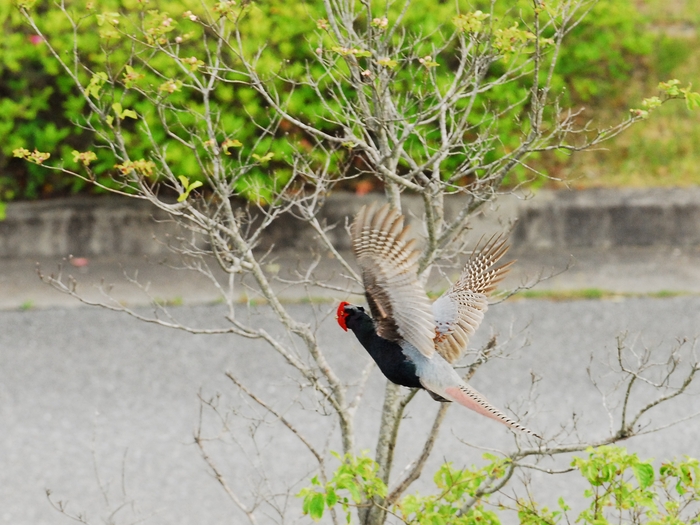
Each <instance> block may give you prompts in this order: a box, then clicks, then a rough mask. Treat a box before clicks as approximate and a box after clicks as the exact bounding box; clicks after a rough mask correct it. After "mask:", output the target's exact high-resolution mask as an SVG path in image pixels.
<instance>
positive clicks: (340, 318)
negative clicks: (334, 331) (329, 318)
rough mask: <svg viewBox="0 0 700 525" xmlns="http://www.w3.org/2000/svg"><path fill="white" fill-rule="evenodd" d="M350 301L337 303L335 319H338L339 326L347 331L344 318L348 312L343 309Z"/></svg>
mask: <svg viewBox="0 0 700 525" xmlns="http://www.w3.org/2000/svg"><path fill="white" fill-rule="evenodd" d="M349 304H350V303H348V302H346V301H343V302H342V303H340V304H339V305H338V311H337V313H336V316H335V318H336V320H337V321H338V324H339V325H340V327H341V328H342V329H343V330H345V331H346V332H347V331H348V325H347V324H346V319H347V317H348V313H347V312H346V311H345V307H346V306H348V305H349Z"/></svg>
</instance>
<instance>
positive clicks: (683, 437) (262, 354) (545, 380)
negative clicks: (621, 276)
mask: <svg viewBox="0 0 700 525" xmlns="http://www.w3.org/2000/svg"><path fill="white" fill-rule="evenodd" d="M242 308H243V307H242ZM291 308H292V311H293V312H294V314H295V315H297V316H299V317H300V318H302V319H312V318H313V315H312V310H313V308H316V309H317V311H318V313H320V314H323V315H325V314H326V313H328V312H329V311H330V310H332V309H333V308H334V305H332V304H330V303H326V304H321V305H318V306H316V307H312V306H310V305H295V306H291ZM173 311H174V313H175V315H176V316H177V317H178V318H180V319H186V320H187V321H188V322H190V323H192V324H195V325H201V326H215V325H223V324H225V320H224V317H223V316H224V311H223V309H222V307H221V306H217V305H209V306H193V307H182V306H181V307H176V308H174V310H173ZM242 314H244V315H251V316H252V317H251V318H252V319H253V321H254V322H256V323H259V324H262V325H265V326H269V327H270V330H274V323H272V321H271V320H270V315H269V312H268V311H266V310H265V309H264V308H261V309H256V310H244V311H243V312H242ZM319 330H320V331H319V336H320V339H321V341H322V343H323V345H324V347H325V348H327V350H328V353H329V357H330V361H331V363H332V364H333V365H334V366H336V367H337V368H338V369H339V370H340V372H341V375H342V376H343V377H344V378H345V379H347V380H350V381H352V380H356V379H357V378H358V377H359V374H360V371H361V369H362V367H363V366H364V365H365V364H366V363H367V357H366V355H365V354H364V351H363V350H362V349H361V347H359V345H358V344H357V343H356V341H355V340H354V338H353V337H352V335H351V334H346V333H344V332H342V331H341V330H340V329H339V328H338V326H337V325H336V324H335V322H334V320H333V316H332V315H329V316H326V317H325V318H323V317H322V322H321V324H320V329H319ZM623 332H626V333H627V337H626V341H627V343H628V344H629V345H633V346H634V348H636V349H637V350H642V349H643V348H648V349H651V350H652V351H653V352H654V353H656V354H658V355H662V354H663V353H664V352H665V351H667V350H668V349H670V348H671V347H672V346H673V345H675V344H676V342H677V340H678V339H682V338H689V339H692V338H694V337H696V336H698V335H699V334H700V298H698V297H697V296H687V297H675V298H667V299H658V298H657V299H654V298H627V299H621V300H608V301H574V302H552V301H546V300H527V301H525V300H523V301H513V302H505V303H501V304H498V305H495V306H493V307H492V308H491V309H490V310H489V312H488V314H487V316H486V320H485V322H484V323H483V325H482V327H481V329H480V330H479V332H478V334H477V337H476V339H475V347H478V346H480V345H481V344H483V343H484V342H485V341H486V340H487V339H488V337H489V336H490V335H491V333H497V334H499V341H501V342H502V343H503V344H504V345H506V346H507V348H509V349H510V350H511V351H513V352H515V354H514V356H513V357H512V358H509V359H497V360H493V361H491V362H489V363H488V364H487V365H486V366H484V367H482V368H481V369H480V370H479V372H478V374H477V375H476V376H475V378H474V379H473V381H472V384H473V385H474V386H475V387H476V388H477V389H479V390H481V391H482V392H483V393H484V394H485V395H487V397H489V398H490V399H491V401H493V402H494V403H495V404H496V405H499V406H502V407H505V406H511V407H512V408H513V409H514V410H515V411H516V412H518V413H520V414H521V415H522V413H523V410H524V408H523V406H524V405H522V404H521V403H523V400H524V399H525V398H526V397H527V396H528V393H529V388H530V381H531V377H532V374H535V375H537V376H538V377H541V380H540V381H539V382H538V384H537V390H536V394H537V405H536V406H537V408H536V410H534V411H533V412H532V413H530V414H528V415H527V418H526V422H527V424H528V426H530V427H531V428H533V429H534V430H535V431H537V432H539V433H543V434H544V435H545V436H552V435H554V434H555V433H556V432H557V430H558V428H559V425H560V424H562V423H566V422H567V421H569V420H570V418H571V416H572V414H576V416H577V417H578V418H579V421H578V429H579V433H580V435H581V436H583V437H584V438H586V439H597V438H600V437H602V436H604V435H605V433H606V431H607V428H608V425H609V420H608V418H607V415H606V412H605V410H603V408H602V406H601V398H600V393H599V392H598V391H597V390H596V389H595V388H594V387H593V386H592V385H591V382H590V380H589V379H588V376H587V372H586V369H587V367H588V366H589V365H590V367H591V370H592V375H593V376H594V377H595V378H596V379H598V380H600V381H601V382H602V383H603V385H604V386H606V385H607V386H609V385H610V382H611V381H612V380H613V378H612V377H611V376H609V375H606V368H605V366H604V365H603V362H607V361H609V360H610V359H611V358H612V357H613V356H614V350H615V348H616V344H617V342H616V338H617V336H618V335H620V334H621V333H623ZM696 353H697V352H696ZM591 355H593V356H594V361H593V362H591V361H590V356H591ZM613 361H614V359H613ZM226 371H231V372H232V373H234V374H236V375H237V376H238V377H240V378H242V379H243V381H245V383H246V385H247V386H249V387H250V388H251V389H254V390H255V391H257V392H259V393H260V395H262V396H264V398H265V399H266V400H267V401H268V402H270V403H271V404H273V405H274V406H275V407H277V408H278V409H279V410H282V411H284V412H285V413H286V414H288V416H289V417H290V418H292V419H293V420H294V421H295V422H296V424H297V425H298V426H299V428H300V429H302V430H303V431H304V432H305V433H306V434H308V435H309V436H310V439H311V440H313V441H314V443H316V444H317V445H318V446H320V447H323V446H324V444H326V443H328V446H329V447H330V448H331V449H337V448H338V446H339V445H338V440H337V435H335V434H332V433H331V435H330V437H329V438H328V434H329V429H332V428H333V423H334V420H333V418H332V417H331V416H328V415H322V414H318V413H317V412H316V411H315V408H316V407H317V403H316V402H315V400H314V399H313V398H312V397H311V396H308V395H306V394H299V390H300V388H299V384H298V378H296V377H294V376H293V375H292V373H291V371H290V369H289V368H286V367H285V366H284V364H283V363H282V362H281V360H280V359H279V358H278V357H276V356H274V355H273V354H271V353H270V352H269V351H268V350H267V348H266V347H264V345H262V343H260V342H256V341H250V340H244V339H240V338H236V337H232V336H201V335H199V336H195V335H189V334H184V333H182V332H178V331H175V330H170V329H166V328H162V327H158V326H153V325H147V324H144V323H140V322H138V321H135V320H133V319H131V318H128V317H126V316H124V315H121V314H117V313H114V312H108V311H104V310H101V309H97V308H87V307H81V308H49V309H43V310H34V309H32V310H28V311H17V310H14V311H0V422H1V424H0V426H1V428H2V430H1V431H0V523H8V524H14V525H40V524H60V523H67V522H68V520H67V518H65V517H64V516H61V515H60V513H59V512H58V511H56V510H54V509H53V508H52V507H51V505H50V504H49V502H48V501H47V498H46V495H45V491H46V489H50V490H51V491H52V499H53V500H54V501H59V500H60V501H63V502H67V505H68V507H67V509H68V511H69V512H74V513H81V512H84V513H85V515H86V516H87V519H88V520H89V521H90V522H91V523H102V522H103V521H102V519H107V517H108V516H109V515H110V511H113V510H114V509H117V508H118V507H119V505H120V504H122V503H123V502H126V503H127V505H125V506H124V507H119V510H117V511H116V514H115V515H114V516H113V518H112V519H113V520H114V523H132V522H134V521H135V520H136V519H138V518H146V521H145V523H155V524H161V523H162V524H171V525H178V524H203V523H206V524H223V523H235V524H238V523H244V522H245V521H244V517H243V516H242V515H241V513H240V512H239V511H238V510H237V508H236V507H235V505H233V504H232V502H231V501H230V499H229V498H228V497H227V496H226V494H225V493H224V491H223V490H222V489H221V487H220V486H219V485H218V484H217V482H216V481H215V480H214V479H213V477H212V475H211V474H210V472H209V471H208V469H207V466H206V464H205V463H204V461H203V460H202V458H201V456H200V455H199V452H198V450H197V448H196V446H194V445H193V437H192V436H193V432H194V430H195V429H196V428H197V426H198V421H199V414H200V402H199V397H198V396H202V397H204V398H205V399H211V398H213V397H214V396H216V395H217V394H221V397H220V399H218V403H219V407H220V408H221V411H222V412H223V413H226V414H227V417H228V418H229V420H228V421H229V424H230V428H231V429H232V431H233V434H234V439H228V440H227V441H225V442H221V441H213V442H211V443H210V444H209V445H208V446H209V450H210V452H211V453H212V456H213V457H214V458H215V459H216V461H217V462H218V464H219V466H220V467H221V469H222V472H224V473H225V474H226V475H227V477H228V479H229V482H230V484H231V486H232V488H233V489H234V490H236V491H240V493H241V495H242V496H243V497H245V496H246V491H247V490H248V489H253V490H256V489H257V490H259V491H261V492H263V493H267V494H269V493H274V494H277V495H278V499H277V501H278V503H279V505H280V506H285V505H286V507H287V510H286V512H287V514H288V515H289V516H291V517H292V518H296V517H297V514H296V512H297V510H296V509H297V508H298V502H297V501H296V500H295V498H294V497H289V498H288V499H287V500H285V499H284V498H281V497H280V496H279V494H280V493H281V492H282V491H283V488H284V487H289V486H291V487H292V489H291V492H292V494H293V493H294V492H295V491H298V490H299V488H300V487H301V486H303V484H304V482H305V481H306V480H307V479H308V474H309V472H311V471H312V468H313V458H312V457H311V456H310V454H309V453H308V452H307V451H305V449H304V448H303V447H301V446H300V445H299V442H298V441H297V440H296V439H295V438H294V437H293V436H292V435H291V433H290V432H289V431H287V430H286V429H285V428H284V427H283V426H281V425H280V424H279V423H278V422H276V421H275V420H274V418H269V417H268V418H267V419H266V420H265V421H264V422H262V423H260V422H259V421H256V418H255V417H254V416H255V414H258V413H259V410H257V408H256V407H254V406H251V405H250V403H249V402H247V401H246V399H245V397H244V396H241V395H240V393H239V391H238V390H237V389H236V387H235V386H234V385H233V384H232V383H231V382H230V381H229V380H227V379H226V377H225V375H224V373H225V372H226ZM642 390H643V389H642ZM382 392H383V378H382V377H381V376H380V374H379V372H378V371H377V370H376V369H375V370H373V371H372V373H371V380H370V383H369V388H368V390H367V394H366V397H365V399H364V401H363V402H362V404H361V407H360V411H359V413H358V415H357V418H356V424H357V435H358V442H359V445H360V448H370V447H372V443H373V438H374V436H375V435H376V432H377V427H378V419H377V418H378V414H379V410H380V408H381V403H382ZM699 392H700V389H699V388H695V389H694V395H692V396H688V397H685V398H683V399H681V400H678V401H677V402H675V403H672V404H669V405H668V406H666V407H665V408H662V409H661V410H657V411H655V412H652V416H654V420H655V421H657V422H658V423H659V424H663V423H666V422H668V421H671V420H673V419H674V418H678V417H682V416H684V415H685V414H688V413H690V412H697V411H700V396H698V393H699ZM641 395H642V396H645V397H643V399H645V400H647V401H648V400H649V399H651V397H650V396H651V395H653V393H652V392H649V391H642V392H641ZM231 406H236V407H238V408H237V413H231V412H227V410H228V408H229V407H231ZM437 406H438V405H437V404H436V403H435V402H433V401H432V400H431V399H430V398H429V396H427V395H426V394H424V393H421V394H420V395H419V396H418V398H417V399H416V401H415V403H414V404H412V405H411V406H410V407H409V410H408V412H407V418H406V420H405V421H404V423H403V426H402V431H403V434H402V440H401V442H400V444H399V447H398V449H397V460H396V472H397V475H398V473H399V472H400V471H401V469H402V468H403V467H404V466H405V465H406V464H407V463H408V462H409V461H410V460H411V458H413V457H414V456H415V453H416V450H417V447H418V446H419V444H420V440H419V439H417V438H419V437H420V436H422V435H424V434H425V431H426V426H427V425H428V424H429V422H430V415H431V414H433V413H434V411H435V410H436V408H437ZM204 419H205V424H204V426H205V429H206V431H207V435H208V436H213V434H214V432H215V430H216V429H218V428H220V426H217V425H216V424H215V423H214V421H213V418H212V412H211V411H210V410H208V411H206V410H205V412H204ZM698 435H700V421H698V420H694V421H691V422H687V423H685V424H684V425H683V426H680V427H674V428H671V429H668V430H665V431H662V432H659V433H656V434H652V435H648V436H645V437H642V438H639V439H635V440H631V441H629V442H627V443H626V445H627V446H628V447H630V449H632V450H635V451H638V452H639V453H640V454H641V455H643V456H645V457H654V458H657V459H659V460H660V459H665V458H669V457H672V456H674V455H681V454H690V455H695V456H700V445H698V439H697V436H698ZM251 436H252V437H251ZM252 438H255V439H252ZM461 440H466V441H468V442H470V443H473V444H476V445H480V446H484V447H492V448H500V449H505V450H510V449H511V448H512V446H513V436H512V434H511V433H510V432H509V431H508V430H507V429H506V428H505V427H502V426H501V425H498V424H497V423H494V422H492V421H490V420H486V419H485V418H482V417H480V416H478V415H475V414H473V413H471V412H469V411H466V410H464V409H462V408H461V407H452V408H451V410H450V412H449V413H448V418H447V421H446V424H445V426H444V427H443V429H442V430H441V440H440V444H439V445H438V447H437V449H436V451H435V454H434V456H433V461H432V463H431V465H429V467H428V471H430V469H431V468H432V469H434V468H435V466H436V465H437V464H438V463H439V462H440V461H443V460H446V461H452V462H453V463H454V464H455V465H458V466H460V465H470V464H472V463H478V462H479V461H480V459H479V458H480V456H481V454H482V451H481V450H479V449H476V448H473V447H470V446H467V445H465V444H463V443H462V442H461ZM564 463H566V461H564ZM96 473H97V475H96ZM570 476H575V475H570ZM98 477H99V482H98V480H97V478H98ZM541 478H542V477H541V476H535V477H534V478H533V485H534V490H535V494H541V495H542V497H543V498H545V499H546V498H551V497H554V496H556V495H564V496H565V497H567V498H571V499H576V498H577V497H578V496H579V495H580V494H579V492H580V487H579V486H578V485H577V484H576V483H575V482H568V481H567V482H564V481H563V480H562V478H561V477H558V478H556V480H554V481H552V480H551V479H547V477H546V476H545V477H544V479H541ZM567 479H574V478H567ZM421 483H422V484H419V485H418V487H419V488H420V489H421V491H422V492H423V493H426V492H427V491H428V490H430V476H426V481H425V482H421ZM514 483H516V484H517V483H518V482H517V481H516V482H514ZM100 485H101V486H102V490H101V489H100ZM124 493H125V494H126V495H124ZM106 496H107V497H106ZM262 510H263V511H264V513H267V516H268V517H267V518H265V517H264V516H265V514H263V515H262V518H263V519H261V523H267V522H277V521H279V520H278V519H277V517H276V516H275V513H276V512H277V510H275V509H271V508H263V509H262ZM290 521H294V520H290Z"/></svg>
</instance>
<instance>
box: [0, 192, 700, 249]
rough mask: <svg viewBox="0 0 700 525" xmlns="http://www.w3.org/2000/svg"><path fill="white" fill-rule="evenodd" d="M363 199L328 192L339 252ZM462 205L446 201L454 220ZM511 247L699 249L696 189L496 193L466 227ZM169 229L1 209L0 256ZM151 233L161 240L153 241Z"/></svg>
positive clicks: (411, 200) (147, 222) (110, 211)
mask: <svg viewBox="0 0 700 525" xmlns="http://www.w3.org/2000/svg"><path fill="white" fill-rule="evenodd" d="M371 199H372V197H356V196H355V195H352V194H342V193H336V194H333V195H331V196H330V197H329V198H328V200H327V202H326V205H325V207H324V211H323V216H322V223H325V224H329V225H331V224H336V225H337V226H336V227H335V229H333V230H332V231H331V233H330V236H331V237H332V238H333V239H334V240H335V241H336V242H337V244H338V246H339V247H340V248H341V249H343V248H349V239H348V236H347V233H346V232H345V230H344V228H343V226H344V221H345V218H346V217H349V216H352V215H354V213H355V212H356V211H357V209H358V208H359V207H360V206H361V205H362V204H363V203H366V202H369V201H370V200H371ZM463 203H464V200H463V199H462V198H460V197H453V198H449V199H447V200H446V208H447V210H446V212H447V215H448V216H450V215H454V214H455V213H457V212H458V211H459V209H460V207H461V206H462V205H463ZM404 205H405V213H406V214H407V215H408V216H409V218H410V217H411V215H414V216H420V214H421V206H422V203H421V200H420V199H419V198H417V197H410V196H407V197H406V198H405V200H404ZM516 218H517V224H516V227H515V229H514V232H513V236H512V239H513V243H514V245H515V246H528V247H532V248H538V247H541V248H553V247H562V248H565V247H574V246H579V247H580V246H594V247H614V246H650V245H659V246H700V188H690V189H679V188H670V189H657V188H655V189H650V190H632V189H624V190H602V189H599V190H585V191H541V192H538V194H537V195H535V196H534V197H532V198H527V199H525V198H522V197H517V196H513V195H506V196H503V197H501V198H499V199H498V200H497V201H496V202H495V203H490V204H487V205H485V206H484V209H483V210H482V212H480V213H479V214H477V215H476V216H475V217H474V219H473V221H472V224H471V227H473V228H474V229H475V230H476V233H477V234H480V233H481V232H483V233H492V232H496V231H503V230H506V229H508V227H509V224H510V223H511V222H512V221H513V220H514V219H516ZM177 232H178V229H177V227H176V226H175V225H174V224H173V223H171V222H169V221H168V220H167V217H166V216H165V215H164V214H163V213H162V212H159V211H158V210H156V209H155V208H153V206H151V205H150V204H148V203H147V202H143V201H139V200H137V199H129V198H120V197H113V196H109V197H99V198H86V197H79V198H70V199H56V200H50V201H42V202H20V203H10V204H9V205H8V206H7V218H6V219H5V220H4V221H1V222H0V258H17V257H42V256H43V257H54V256H60V257H65V256H67V255H74V256H76V257H94V256H104V255H116V254H130V255H137V254H144V255H157V254H160V253H165V252H167V247H166V246H165V244H164V243H167V242H172V241H173V240H174V239H175V237H176V235H177ZM154 236H155V237H156V238H157V239H159V240H160V241H161V242H156V241H155V240H154ZM313 239H314V234H313V232H312V231H310V230H309V229H305V228H304V226H303V224H302V223H300V222H299V221H298V220H297V219H295V218H293V217H287V218H285V219H284V220H280V221H278V223H277V224H276V225H275V226H274V227H273V228H271V229H270V232H269V235H268V236H267V237H266V239H264V242H263V247H266V246H270V245H271V244H275V245H276V246H279V247H285V248H293V247H304V246H308V245H309V244H310V243H313V242H314V240H313Z"/></svg>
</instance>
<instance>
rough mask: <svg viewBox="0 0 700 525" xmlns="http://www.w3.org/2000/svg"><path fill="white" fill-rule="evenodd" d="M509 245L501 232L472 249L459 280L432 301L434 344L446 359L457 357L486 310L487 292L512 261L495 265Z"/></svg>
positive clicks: (500, 278) (453, 359)
mask: <svg viewBox="0 0 700 525" xmlns="http://www.w3.org/2000/svg"><path fill="white" fill-rule="evenodd" d="M508 248H509V246H508V245H507V244H506V239H505V238H504V236H503V235H502V234H499V235H494V236H492V237H491V238H490V239H489V240H488V241H486V244H485V245H484V246H483V247H482V248H479V245H478V244H477V247H476V248H475V249H474V252H473V253H472V255H471V257H470V258H469V261H467V264H466V265H465V267H464V270H463V271H462V275H461V276H460V277H459V279H458V280H457V281H456V282H455V283H454V284H453V285H452V286H451V287H450V288H449V289H448V290H447V291H446V292H445V293H444V294H442V295H441V296H440V297H439V298H438V299H437V300H436V301H435V302H434V303H433V315H434V316H435V329H436V332H437V337H436V339H435V347H436V349H437V351H438V353H439V354H440V355H441V356H442V357H444V358H445V359H446V360H447V361H448V362H450V363H453V362H455V361H456V360H457V359H459V358H460V357H461V356H462V354H464V351H465V350H466V348H467V343H468V342H469V338H470V337H471V336H472V335H473V334H474V332H476V329H477V328H479V325H480V324H481V321H482V320H483V318H484V313H485V312H486V310H487V309H488V299H487V297H488V295H489V294H490V293H491V292H492V291H493V290H495V288H496V285H497V284H498V283H499V282H500V281H501V280H502V279H503V277H505V275H506V273H507V272H508V270H509V269H510V266H511V265H512V264H513V263H514V262H515V261H511V262H509V263H506V264H503V265H501V266H498V267H494V266H495V265H496V263H497V262H498V261H499V260H500V259H501V257H503V255H505V253H506V252H507V251H508Z"/></svg>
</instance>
